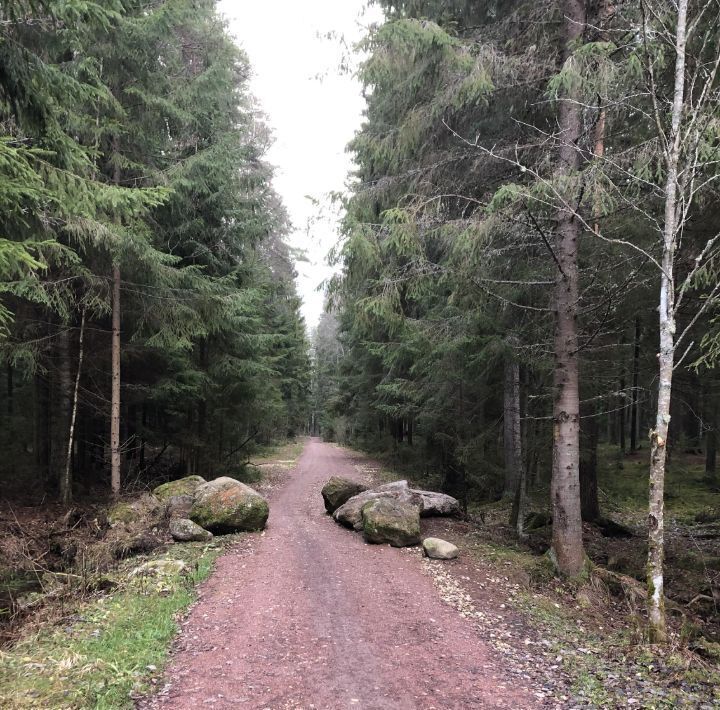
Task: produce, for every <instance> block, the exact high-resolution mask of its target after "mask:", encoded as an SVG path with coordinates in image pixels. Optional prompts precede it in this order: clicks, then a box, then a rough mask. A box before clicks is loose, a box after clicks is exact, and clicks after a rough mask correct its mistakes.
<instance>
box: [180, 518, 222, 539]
mask: <svg viewBox="0 0 720 710" xmlns="http://www.w3.org/2000/svg"><path fill="white" fill-rule="evenodd" d="M170 534H171V535H172V537H173V540H176V541H177V542H207V541H208V540H212V537H213V534H212V533H211V532H210V531H208V530H205V528H201V527H200V526H199V525H198V524H197V523H194V522H193V521H192V520H188V519H187V518H175V519H173V520H171V521H170Z"/></svg>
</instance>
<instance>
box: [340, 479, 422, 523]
mask: <svg viewBox="0 0 720 710" xmlns="http://www.w3.org/2000/svg"><path fill="white" fill-rule="evenodd" d="M378 499H387V500H396V501H399V502H402V503H407V504H409V505H412V506H414V507H415V508H417V510H418V514H419V512H420V510H421V509H422V496H420V495H419V494H417V493H415V492H414V491H412V490H411V489H410V488H408V483H407V481H395V482H394V483H386V484H385V485H383V486H378V487H377V488H373V489H372V490H369V491H363V492H362V493H359V494H358V495H356V496H353V497H352V498H350V500H348V501H347V503H345V504H344V505H341V506H340V507H339V508H338V509H337V510H336V511H335V513H333V518H335V520H336V521H337V522H338V523H340V524H341V525H345V526H346V527H348V528H353V529H354V530H362V529H363V519H362V509H363V506H364V505H365V504H366V503H369V502H370V501H372V500H378Z"/></svg>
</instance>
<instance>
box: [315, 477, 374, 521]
mask: <svg viewBox="0 0 720 710" xmlns="http://www.w3.org/2000/svg"><path fill="white" fill-rule="evenodd" d="M366 490H367V487H366V486H363V485H362V484H360V483H355V481H351V480H350V479H349V478H341V477H339V476H333V477H332V478H331V479H330V480H329V481H328V482H327V483H326V484H325V485H324V486H323V488H322V497H323V500H324V501H325V510H327V512H328V513H330V514H332V513H334V512H335V511H336V510H337V509H338V508H339V507H340V506H341V505H344V504H345V503H347V502H348V501H349V500H350V498H352V497H353V496H356V495H358V493H362V492H364V491H366Z"/></svg>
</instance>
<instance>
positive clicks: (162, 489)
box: [153, 476, 207, 501]
mask: <svg viewBox="0 0 720 710" xmlns="http://www.w3.org/2000/svg"><path fill="white" fill-rule="evenodd" d="M203 483H207V481H206V480H205V479H204V478H203V477H202V476H185V478H178V479H177V480H176V481H168V482H167V483H163V484H162V485H161V486H158V487H157V488H155V489H153V494H154V495H155V497H156V498H159V499H160V500H161V501H167V500H168V499H169V498H174V497H175V496H193V495H194V494H195V491H196V490H197V489H198V488H199V487H200V486H202V485H203Z"/></svg>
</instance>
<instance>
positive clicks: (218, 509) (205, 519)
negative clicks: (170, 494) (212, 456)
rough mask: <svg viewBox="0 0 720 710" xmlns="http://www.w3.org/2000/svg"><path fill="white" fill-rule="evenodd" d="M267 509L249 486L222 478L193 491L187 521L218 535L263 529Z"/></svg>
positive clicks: (266, 517)
mask: <svg viewBox="0 0 720 710" xmlns="http://www.w3.org/2000/svg"><path fill="white" fill-rule="evenodd" d="M269 514H270V508H269V506H268V503H267V501H266V500H265V499H264V498H263V497H262V496H261V495H260V494H259V493H258V492H257V491H254V490H253V489H252V488H250V486H246V485H245V484H244V483H240V481H236V480H235V479H234V478H228V477H227V476H222V477H221V478H216V479H215V480H214V481H210V482H209V483H204V484H202V485H201V486H199V487H198V489H197V490H196V491H195V501H194V503H193V507H192V510H191V511H190V519H191V520H192V521H193V522H195V523H197V524H198V525H200V526H202V527H203V528H205V529H206V530H209V531H210V532H213V533H217V534H220V535H224V534H228V533H234V532H243V531H254V530H262V529H263V528H264V527H265V523H266V522H267V519H268V515H269Z"/></svg>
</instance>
